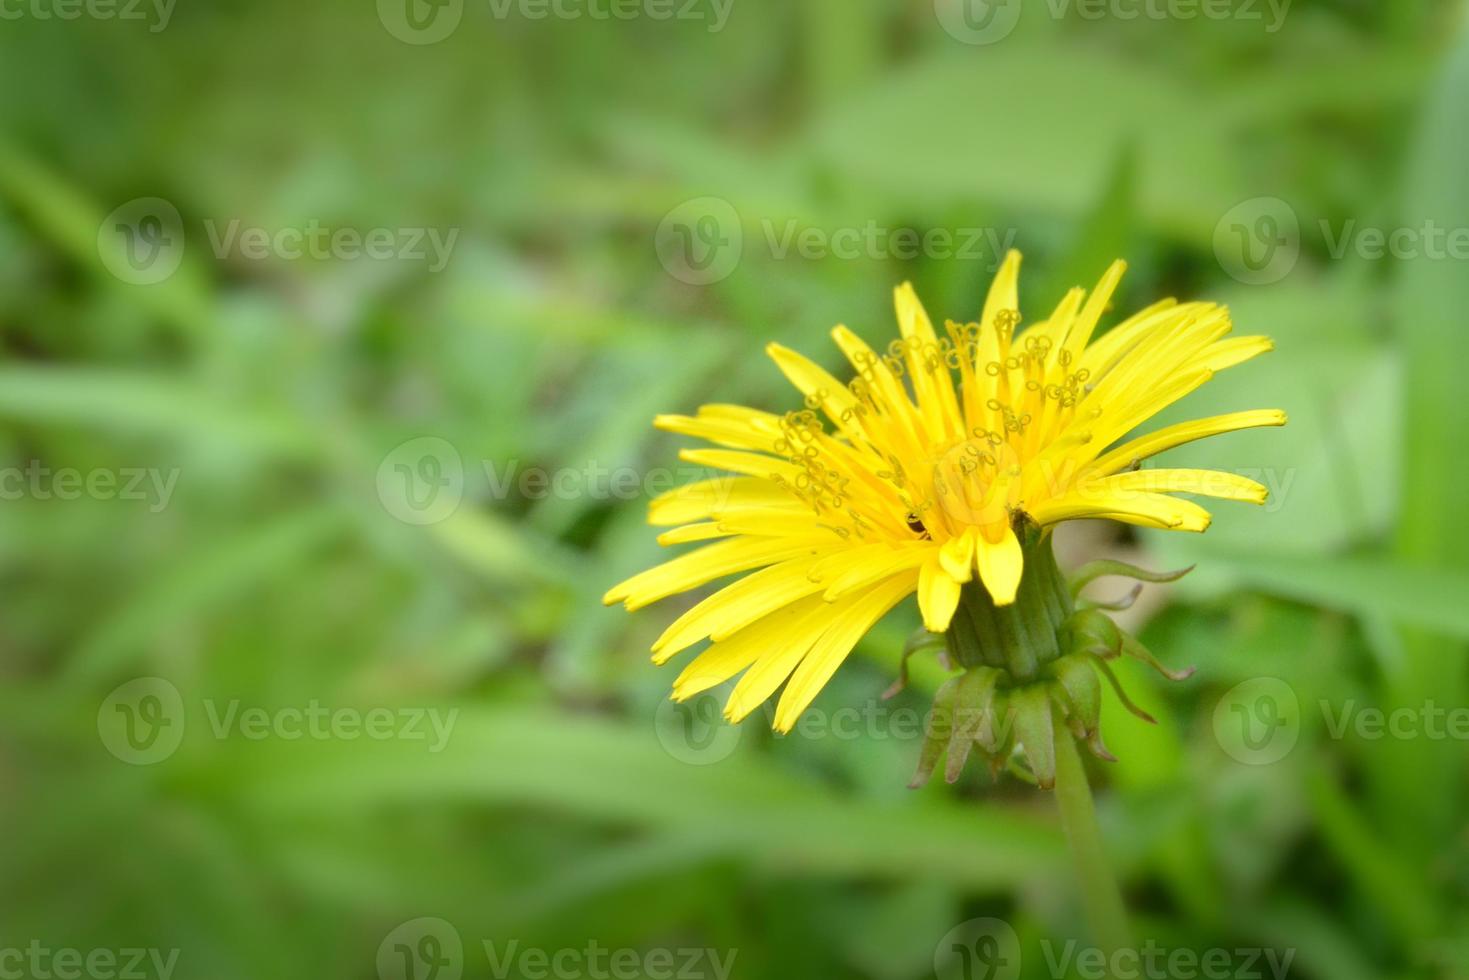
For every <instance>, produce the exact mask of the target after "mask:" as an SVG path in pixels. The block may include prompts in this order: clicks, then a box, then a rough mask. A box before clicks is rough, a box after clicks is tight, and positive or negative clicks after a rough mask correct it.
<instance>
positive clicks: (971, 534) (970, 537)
mask: <svg viewBox="0 0 1469 980" xmlns="http://www.w3.org/2000/svg"><path fill="white" fill-rule="evenodd" d="M978 537H979V532H978V531H976V530H975V529H974V528H972V527H968V528H965V529H964V533H963V534H961V535H959V536H958V537H954V538H950V539H949V540H947V541H945V542H944V546H943V548H941V549H940V550H939V563H940V564H942V565H943V566H944V571H946V572H948V573H949V575H950V576H951V577H952V578H953V579H954V581H956V582H968V581H969V580H970V579H971V578H973V577H974V542H975V539H976V538H978Z"/></svg>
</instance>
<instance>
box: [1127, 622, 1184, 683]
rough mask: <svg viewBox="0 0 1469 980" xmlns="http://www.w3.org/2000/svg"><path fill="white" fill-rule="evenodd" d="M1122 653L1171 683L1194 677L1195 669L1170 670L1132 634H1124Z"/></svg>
mask: <svg viewBox="0 0 1469 980" xmlns="http://www.w3.org/2000/svg"><path fill="white" fill-rule="evenodd" d="M1122 652H1123V653H1124V654H1126V655H1127V656H1129V657H1132V658H1133V659H1134V660H1141V661H1142V662H1143V663H1145V664H1147V665H1148V666H1149V667H1151V668H1153V669H1154V670H1156V671H1157V672H1158V673H1160V674H1162V675H1163V676H1164V677H1166V678H1168V679H1169V680H1170V681H1185V680H1188V679H1189V678H1190V677H1192V676H1194V668H1192V667H1185V668H1183V669H1182V670H1169V669H1168V668H1167V667H1164V666H1163V664H1162V663H1160V662H1159V661H1158V658H1157V657H1155V656H1153V653H1152V651H1151V650H1149V649H1148V648H1147V647H1145V646H1143V645H1142V644H1141V643H1139V642H1138V640H1137V638H1136V637H1134V636H1131V635H1130V634H1127V633H1124V634H1122Z"/></svg>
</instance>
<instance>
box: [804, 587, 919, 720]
mask: <svg viewBox="0 0 1469 980" xmlns="http://www.w3.org/2000/svg"><path fill="white" fill-rule="evenodd" d="M912 591H913V574H912V573H911V572H908V573H905V574H903V575H900V576H898V577H896V578H893V579H891V580H889V581H886V582H884V583H882V584H881V585H879V586H877V587H876V588H873V589H871V590H870V591H867V592H864V593H861V594H860V595H857V596H854V597H852V599H851V600H849V604H848V605H847V606H846V608H844V609H843V610H842V611H840V612H839V613H838V614H837V615H836V616H834V617H833V618H832V621H831V623H830V625H829V626H828V627H827V629H826V631H825V632H823V633H822V634H821V637H820V638H819V639H818V640H817V641H816V642H815V643H814V644H813V645H812V647H811V649H810V650H809V651H808V652H807V654H806V656H805V658H804V659H802V661H801V664H800V666H799V667H797V668H796V671H795V673H794V674H792V675H791V679H790V682H789V683H787V684H786V689H785V691H784V692H783V693H782V694H781V696H780V703H779V704H778V705H777V706H776V710H775V730H776V731H778V732H782V733H784V732H788V731H790V730H791V728H792V727H794V725H795V724H796V721H797V720H798V719H799V718H800V717H801V712H803V711H805V710H806V708H807V707H808V706H809V705H810V704H811V702H812V701H813V700H814V699H815V698H816V695H817V694H818V693H819V692H820V691H821V689H822V688H823V687H825V686H826V682H827V681H829V680H830V679H831V675H832V674H834V673H836V669H837V668H838V667H840V666H841V664H842V661H844V660H846V659H847V655H848V654H849V653H851V652H852V648H853V647H854V646H856V645H857V641H859V640H861V639H862V637H863V636H864V635H865V634H866V633H867V631H868V630H870V629H871V628H872V625H873V624H874V623H876V622H877V621H878V620H879V619H881V618H882V617H883V616H885V615H886V614H887V613H888V611H889V610H890V609H892V608H893V607H894V606H896V605H897V604H898V603H899V602H901V601H902V600H903V599H904V597H906V596H907V595H908V593H910V592H912Z"/></svg>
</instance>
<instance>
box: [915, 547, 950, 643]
mask: <svg viewBox="0 0 1469 980" xmlns="http://www.w3.org/2000/svg"><path fill="white" fill-rule="evenodd" d="M958 608H959V583H958V582H955V581H954V579H953V577H952V576H950V575H949V573H948V572H946V571H944V569H943V567H942V566H940V565H939V562H938V556H937V555H933V556H931V557H930V558H929V559H928V561H926V562H924V563H923V567H922V568H921V569H920V570H919V572H918V611H919V612H920V613H922V614H923V628H924V629H926V630H928V631H929V632H930V633H942V632H944V631H945V630H947V629H948V628H949V620H951V619H953V618H954V610H955V609H958Z"/></svg>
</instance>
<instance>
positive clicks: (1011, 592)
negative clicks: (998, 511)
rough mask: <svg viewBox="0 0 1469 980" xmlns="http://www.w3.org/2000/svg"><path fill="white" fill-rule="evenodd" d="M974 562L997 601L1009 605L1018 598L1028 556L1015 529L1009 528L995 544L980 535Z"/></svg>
mask: <svg viewBox="0 0 1469 980" xmlns="http://www.w3.org/2000/svg"><path fill="white" fill-rule="evenodd" d="M975 564H976V565H978V567H979V579H980V581H981V582H983V583H984V587H985V588H986V589H988V590H989V594H990V598H991V599H993V600H995V605H997V606H1008V605H1010V603H1012V602H1014V601H1015V593H1016V592H1017V591H1019V589H1020V575H1021V572H1022V571H1024V568H1025V560H1024V558H1023V556H1022V553H1021V550H1020V539H1019V538H1017V537H1016V536H1015V531H1014V529H1012V528H1006V529H1005V533H1004V535H1003V536H1002V537H1001V538H1000V540H999V541H998V542H995V543H993V544H992V543H990V542H988V541H985V540H983V539H980V541H979V547H978V549H977V550H976V552H975Z"/></svg>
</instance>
